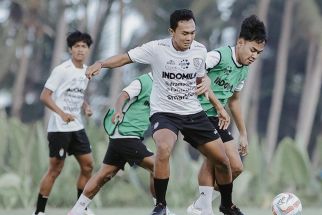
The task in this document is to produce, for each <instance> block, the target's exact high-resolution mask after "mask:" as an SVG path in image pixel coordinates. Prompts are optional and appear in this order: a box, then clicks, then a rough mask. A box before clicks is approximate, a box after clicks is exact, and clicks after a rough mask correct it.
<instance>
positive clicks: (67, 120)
mask: <svg viewBox="0 0 322 215" xmlns="http://www.w3.org/2000/svg"><path fill="white" fill-rule="evenodd" d="M60 117H61V118H62V119H63V121H64V122H65V123H67V124H68V123H70V122H72V121H74V120H75V116H73V115H72V114H69V113H64V112H63V113H62V114H61V116H60Z"/></svg>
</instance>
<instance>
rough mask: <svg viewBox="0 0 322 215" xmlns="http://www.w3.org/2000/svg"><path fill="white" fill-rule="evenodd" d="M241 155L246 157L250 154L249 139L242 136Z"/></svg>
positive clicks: (240, 138)
mask: <svg viewBox="0 0 322 215" xmlns="http://www.w3.org/2000/svg"><path fill="white" fill-rule="evenodd" d="M238 151H239V154H240V155H241V156H243V157H244V156H246V155H247V154H248V139H247V136H240V137H239V148H238Z"/></svg>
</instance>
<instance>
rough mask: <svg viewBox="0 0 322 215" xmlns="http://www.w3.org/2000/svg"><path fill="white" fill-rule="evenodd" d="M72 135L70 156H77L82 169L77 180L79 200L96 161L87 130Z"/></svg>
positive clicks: (69, 149)
mask: <svg viewBox="0 0 322 215" xmlns="http://www.w3.org/2000/svg"><path fill="white" fill-rule="evenodd" d="M72 134H73V135H72V142H71V144H70V146H69V148H68V154H69V155H74V156H75V158H76V160H77V162H78V164H79V167H80V174H79V176H78V179H77V198H79V196H80V194H82V192H83V189H84V187H85V185H86V183H87V181H88V180H89V179H90V178H91V176H92V171H93V165H94V160H93V157H92V150H91V147H90V143H89V140H88V137H87V135H86V132H85V130H84V129H82V130H79V131H75V132H73V133H72Z"/></svg>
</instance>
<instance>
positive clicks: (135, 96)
mask: <svg viewBox="0 0 322 215" xmlns="http://www.w3.org/2000/svg"><path fill="white" fill-rule="evenodd" d="M151 89H152V74H151V73H148V74H144V75H141V76H140V77H138V78H137V79H136V80H134V81H133V82H132V83H131V84H130V85H128V86H127V87H126V88H124V89H123V90H122V92H121V94H120V96H119V97H118V99H117V101H116V103H115V105H114V108H112V109H109V110H108V112H107V114H106V116H105V118H104V122H103V125H104V129H105V131H106V133H107V134H108V135H109V139H110V141H109V146H108V149H107V151H106V154H105V157H104V160H103V164H102V166H101V168H100V170H99V171H98V172H97V173H96V174H95V175H94V176H93V177H92V178H91V179H90V180H89V181H88V183H87V184H86V186H85V188H84V191H83V193H82V195H81V196H80V198H79V200H78V201H77V202H76V204H75V205H74V207H73V209H72V210H71V211H70V212H69V215H83V213H84V211H85V208H86V207H87V206H88V205H89V204H90V202H91V200H92V199H93V198H94V196H95V195H96V194H97V193H98V192H99V190H100V188H101V187H102V186H103V185H104V184H105V183H106V182H108V181H109V180H110V179H111V178H112V177H113V176H115V174H116V173H117V172H118V171H119V170H121V169H122V170H124V166H125V164H126V163H129V165H131V166H134V165H136V166H140V167H142V168H144V169H146V170H148V171H149V172H150V173H151V180H150V191H151V194H152V195H153V197H155V192H154V185H153V176H152V173H153V167H154V156H153V153H152V152H151V151H150V150H148V149H147V147H146V146H145V145H144V144H143V137H144V133H145V131H146V130H147V129H148V127H149V124H150V122H149V115H150V94H151ZM167 214H169V215H175V214H173V213H171V212H170V211H169V209H167Z"/></svg>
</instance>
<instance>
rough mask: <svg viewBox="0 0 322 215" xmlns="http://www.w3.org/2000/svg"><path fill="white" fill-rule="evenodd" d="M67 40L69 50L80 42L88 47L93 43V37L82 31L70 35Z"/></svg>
mask: <svg viewBox="0 0 322 215" xmlns="http://www.w3.org/2000/svg"><path fill="white" fill-rule="evenodd" d="M66 40H67V45H68V47H69V48H72V46H73V45H75V44H76V43H78V42H84V43H86V44H87V46H88V47H90V46H91V45H92V43H93V40H92V37H91V36H90V35H89V34H88V33H82V32H80V31H74V32H72V33H70V34H69V35H68V37H67V39H66Z"/></svg>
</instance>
